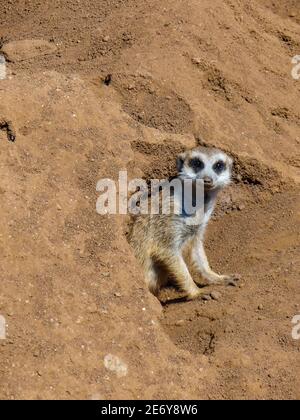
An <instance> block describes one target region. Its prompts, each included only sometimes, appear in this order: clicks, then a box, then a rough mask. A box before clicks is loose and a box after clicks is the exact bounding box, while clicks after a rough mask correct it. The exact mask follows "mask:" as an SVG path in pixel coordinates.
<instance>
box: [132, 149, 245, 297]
mask: <svg viewBox="0 0 300 420" xmlns="http://www.w3.org/2000/svg"><path fill="white" fill-rule="evenodd" d="M232 164H233V160H232V159H231V158H230V157H229V156H228V155H226V154H225V153H224V152H223V151H221V150H219V149H215V148H204V147H197V148H194V149H192V150H189V151H186V152H184V153H181V154H180V155H179V156H178V157H177V176H176V178H177V179H179V180H181V181H183V180H185V179H190V180H193V181H195V180H202V181H203V184H204V206H203V207H204V208H203V217H202V218H201V221H200V222H199V224H192V225H191V224H189V223H188V221H189V218H188V217H186V215H185V214H184V212H183V213H181V214H174V213H170V214H150V215H139V216H137V217H136V220H135V222H134V224H133V227H132V232H131V235H130V243H131V245H132V246H133V248H134V251H135V254H136V257H137V258H138V260H139V261H140V263H141V265H142V266H143V268H144V270H145V274H146V282H147V285H148V287H149V290H150V291H151V292H152V293H153V294H154V295H156V296H157V295H158V292H159V290H160V289H161V287H162V286H164V285H165V284H166V281H167V280H169V278H170V277H171V278H172V280H174V282H175V284H176V285H177V287H179V289H181V290H182V291H183V292H184V294H185V295H186V297H187V299H195V298H197V297H199V296H200V295H201V294H204V292H203V289H202V290H201V289H200V288H199V287H198V286H197V284H200V281H199V280H200V279H195V281H194V280H193V278H192V276H191V274H190V271H189V268H188V264H187V263H188V262H189V263H190V264H191V266H192V268H193V271H195V272H196V273H197V274H199V275H200V276H201V277H202V278H204V279H205V280H206V281H207V282H208V284H221V285H228V284H232V285H235V281H236V280H238V276H236V275H219V274H217V273H215V272H214V271H213V270H212V269H211V268H210V265H209V262H208V259H207V257H206V254H205V250H204V245H203V241H204V234H205V230H206V227H207V224H208V222H209V220H210V218H211V216H212V213H213V210H214V207H215V203H216V199H217V196H218V193H219V192H220V191H221V190H222V189H223V188H225V187H226V186H227V185H229V184H230V182H231V170H232ZM193 181H192V182H193ZM196 283H197V284H196Z"/></svg>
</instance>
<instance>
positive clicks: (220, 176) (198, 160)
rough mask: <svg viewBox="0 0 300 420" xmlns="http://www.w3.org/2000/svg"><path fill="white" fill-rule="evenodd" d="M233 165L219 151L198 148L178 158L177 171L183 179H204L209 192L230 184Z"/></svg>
mask: <svg viewBox="0 0 300 420" xmlns="http://www.w3.org/2000/svg"><path fill="white" fill-rule="evenodd" d="M232 164H233V160H232V159H231V158H230V157H229V156H228V155H226V153H224V152H222V151H221V150H219V149H213V148H205V147H197V148H195V149H192V150H188V151H187V152H184V153H181V154H180V155H179V156H178V158H177V171H178V176H179V178H181V179H202V180H203V182H204V188H205V190H206V191H209V190H216V189H221V188H224V187H226V185H228V184H229V183H230V180H231V169H232Z"/></svg>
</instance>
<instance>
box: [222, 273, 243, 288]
mask: <svg viewBox="0 0 300 420" xmlns="http://www.w3.org/2000/svg"><path fill="white" fill-rule="evenodd" d="M222 277H223V280H222V283H223V284H225V286H233V287H237V285H238V281H239V280H240V279H241V277H240V275H239V274H229V275H225V276H222Z"/></svg>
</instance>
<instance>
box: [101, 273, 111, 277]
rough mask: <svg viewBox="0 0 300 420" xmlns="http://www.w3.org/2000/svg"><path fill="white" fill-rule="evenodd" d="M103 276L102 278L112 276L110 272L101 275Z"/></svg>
mask: <svg viewBox="0 0 300 420" xmlns="http://www.w3.org/2000/svg"><path fill="white" fill-rule="evenodd" d="M101 276H102V277H109V276H110V273H109V272H105V273H101Z"/></svg>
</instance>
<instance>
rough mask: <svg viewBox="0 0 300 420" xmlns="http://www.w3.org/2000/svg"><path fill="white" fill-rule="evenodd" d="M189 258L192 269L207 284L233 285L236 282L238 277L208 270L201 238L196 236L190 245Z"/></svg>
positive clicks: (208, 266)
mask: <svg viewBox="0 0 300 420" xmlns="http://www.w3.org/2000/svg"><path fill="white" fill-rule="evenodd" d="M191 258H192V264H193V267H194V268H195V269H196V271H197V272H198V273H199V274H201V276H202V277H203V278H204V279H205V280H207V281H208V283H209V284H221V285H224V284H225V285H230V284H232V285H235V284H234V282H235V281H236V280H238V276H235V275H220V274H217V273H215V272H214V271H213V270H212V269H211V268H210V265H209V262H208V259H207V256H206V253H205V250H204V246H203V240H202V238H201V236H198V237H197V238H196V239H195V240H194V242H193V244H192V248H191Z"/></svg>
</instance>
